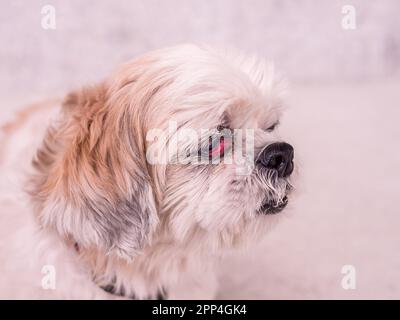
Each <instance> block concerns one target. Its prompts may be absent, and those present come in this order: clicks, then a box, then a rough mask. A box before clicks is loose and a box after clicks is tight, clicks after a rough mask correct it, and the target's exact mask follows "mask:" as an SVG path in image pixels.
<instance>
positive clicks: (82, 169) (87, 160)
mask: <svg viewBox="0 0 400 320" xmlns="http://www.w3.org/2000/svg"><path fill="white" fill-rule="evenodd" d="M110 97H111V98H112V99H111V100H112V101H111V102H110ZM125 100H126V99H125ZM125 100H124V99H120V97H119V98H118V97H117V98H115V97H113V93H112V92H110V90H107V88H106V86H105V85H104V84H100V85H98V86H96V87H93V88H85V89H82V90H80V91H79V92H75V93H71V94H69V95H68V96H67V98H66V99H65V101H64V103H63V106H62V115H61V117H60V119H59V120H58V121H57V122H56V123H55V124H54V125H53V126H52V127H51V128H49V129H48V131H47V133H46V136H45V138H44V141H43V144H42V146H41V148H40V149H39V150H38V152H37V155H36V157H35V159H34V160H33V164H34V167H35V169H36V175H35V176H33V178H32V188H31V192H30V193H31V195H32V197H33V199H34V203H35V204H36V209H37V211H38V218H39V221H40V223H41V225H43V226H46V227H51V228H54V229H55V230H56V231H57V232H58V233H59V234H60V235H62V236H63V237H65V238H67V239H72V240H73V241H76V242H77V243H78V244H79V246H81V247H82V248H84V247H92V246H95V247H96V248H98V249H102V250H105V252H106V253H116V254H118V255H119V256H121V257H124V258H127V259H130V258H132V257H133V256H134V255H135V254H137V253H138V252H139V251H140V250H141V249H142V248H143V246H144V245H145V244H146V243H147V242H148V241H149V240H150V236H151V233H152V231H153V230H154V228H155V226H156V224H157V222H158V217H157V212H156V204H155V199H154V194H153V191H152V187H151V182H150V176H149V173H148V169H147V164H146V158H145V150H143V149H144V144H143V143H142V141H143V137H142V135H143V132H142V130H141V128H142V124H141V123H138V122H140V121H141V117H140V115H138V114H137V112H138V111H133V110H131V109H130V108H131V106H130V105H129V103H128V102H124V101H125ZM116 103H118V104H119V105H115V104H116Z"/></svg>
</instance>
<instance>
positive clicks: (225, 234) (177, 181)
mask: <svg viewBox="0 0 400 320" xmlns="http://www.w3.org/2000/svg"><path fill="white" fill-rule="evenodd" d="M285 87H286V86H285V82H284V81H283V80H282V79H281V78H280V77H279V76H277V75H276V74H275V72H274V68H273V65H272V64H268V63H265V62H264V61H262V60H261V59H259V58H257V57H254V56H251V57H247V56H245V55H241V54H236V53H235V54H234V53H231V52H230V51H223V50H215V49H212V48H209V47H206V46H197V45H181V46H177V47H172V48H167V49H161V50H157V51H154V52H150V53H148V54H145V55H143V56H142V57H139V58H137V59H135V60H133V61H131V62H128V63H126V64H124V65H122V66H121V67H120V68H119V69H118V70H117V71H116V72H115V73H114V74H112V75H111V76H110V77H109V78H107V79H106V80H104V81H102V82H100V83H98V84H96V85H94V86H88V87H84V88H82V89H80V90H76V91H73V92H72V93H70V94H68V95H67V96H66V98H65V99H63V100H62V101H58V100H56V101H49V102H47V103H42V104H38V105H35V106H32V107H30V108H28V110H23V111H22V112H20V113H19V115H18V116H17V119H15V120H14V121H13V122H10V123H8V124H7V125H4V126H3V127H2V134H3V137H2V145H1V153H0V161H1V163H2V171H3V173H5V180H4V185H3V188H2V193H3V197H2V207H3V212H4V213H3V214H2V222H1V224H2V227H1V229H2V232H1V235H0V237H1V238H2V241H1V247H0V259H1V260H2V262H3V266H2V267H1V269H0V271H1V275H2V276H1V278H2V280H1V283H0V287H1V288H2V290H1V292H0V297H3V298H4V297H8V298H10V297H11V298H46V299H47V298H55V299H60V298H62V299H113V298H133V299H157V298H166V299H212V298H215V297H216V292H217V284H218V281H217V278H216V276H215V268H216V267H217V264H218V259H219V257H221V256H222V255H223V253H224V252H226V251H229V250H232V249H236V248H243V247H246V246H248V245H251V244H252V243H254V241H258V240H259V239H260V238H262V237H263V236H264V235H265V234H266V233H267V232H268V230H269V228H270V227H271V226H272V225H274V224H275V221H276V220H277V219H278V218H279V215H280V214H277V213H279V212H281V211H282V210H283V209H284V208H285V206H286V205H287V203H288V201H289V197H290V195H291V193H292V189H293V187H292V182H291V179H292V178H291V176H292V172H293V169H294V162H293V157H294V149H293V147H292V146H291V145H290V144H288V143H286V142H284V141H283V140H282V139H281V138H280V137H279V135H278V132H277V131H278V130H277V126H278V124H279V119H280V116H281V112H282V108H283V107H284V92H285ZM203 129H204V130H203ZM185 130H186V131H185ZM203 131H204V132H203ZM185 132H186V133H185ZM188 132H190V134H188ZM188 136H190V139H187V137H188ZM193 137H194V138H193ZM242 145H245V146H246V148H244V147H241V146H242ZM228 155H229V156H228ZM228 158H229V161H228ZM239 158H240V161H239V160H238V159H239ZM31 159H33V160H31ZM246 168H247V169H246ZM22 189H23V190H24V191H26V196H25V193H22V191H20V190H22ZM7 194H8V195H9V197H8V198H7ZM15 194H18V196H17V197H15Z"/></svg>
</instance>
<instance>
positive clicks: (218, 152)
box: [208, 137, 225, 158]
mask: <svg viewBox="0 0 400 320" xmlns="http://www.w3.org/2000/svg"><path fill="white" fill-rule="evenodd" d="M224 151H225V140H224V137H220V138H218V139H216V140H215V141H214V142H212V141H210V145H209V149H208V156H209V157H210V158H213V157H217V156H219V157H223V155H224Z"/></svg>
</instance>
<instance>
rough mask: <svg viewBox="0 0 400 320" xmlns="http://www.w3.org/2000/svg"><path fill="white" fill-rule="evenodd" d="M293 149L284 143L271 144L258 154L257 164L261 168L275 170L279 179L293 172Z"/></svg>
mask: <svg viewBox="0 0 400 320" xmlns="http://www.w3.org/2000/svg"><path fill="white" fill-rule="evenodd" d="M293 156H294V149H293V147H292V146H291V145H290V144H288V143H285V142H278V143H272V144H270V145H269V146H268V147H266V148H265V149H264V150H263V151H262V152H261V154H260V156H259V158H258V160H257V162H258V164H260V165H261V166H263V167H265V168H267V169H269V170H276V171H277V172H278V176H279V177H281V178H284V177H287V176H289V175H290V174H291V173H292V172H293Z"/></svg>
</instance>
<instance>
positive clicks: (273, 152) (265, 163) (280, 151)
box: [256, 142, 294, 214]
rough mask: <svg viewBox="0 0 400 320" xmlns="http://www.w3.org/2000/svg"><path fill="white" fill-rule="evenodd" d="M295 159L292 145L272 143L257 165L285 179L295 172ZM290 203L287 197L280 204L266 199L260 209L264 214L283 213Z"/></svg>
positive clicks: (260, 156) (264, 151)
mask: <svg viewBox="0 0 400 320" xmlns="http://www.w3.org/2000/svg"><path fill="white" fill-rule="evenodd" d="M293 158H294V149H293V147H292V146H291V145H290V144H288V143H285V142H278V143H272V144H270V145H269V146H267V147H266V148H265V149H264V150H263V151H262V152H261V154H260V155H259V157H258V159H257V161H256V165H258V166H260V167H261V168H262V169H264V170H267V171H269V172H271V174H272V175H275V176H276V177H277V178H278V179H285V178H288V177H289V176H290V175H291V174H292V172H293V168H294V165H293ZM289 187H290V185H287V188H289ZM287 190H289V189H287ZM288 201H289V200H288V197H287V196H285V197H284V198H283V199H281V200H279V202H276V200H272V199H265V201H264V202H263V203H262V205H261V207H260V212H262V213H264V214H275V213H278V212H281V211H282V210H283V209H284V208H285V207H286V205H287V204H288Z"/></svg>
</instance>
